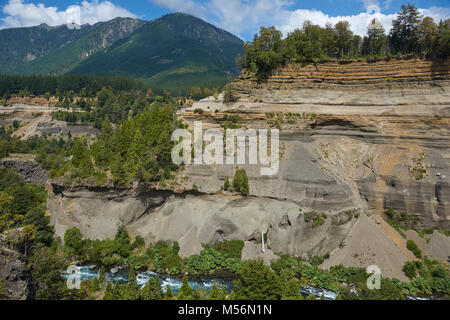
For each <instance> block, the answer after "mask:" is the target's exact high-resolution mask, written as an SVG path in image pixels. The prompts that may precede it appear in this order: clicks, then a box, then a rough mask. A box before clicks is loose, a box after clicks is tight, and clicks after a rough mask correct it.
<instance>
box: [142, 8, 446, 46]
mask: <svg viewBox="0 0 450 320" xmlns="http://www.w3.org/2000/svg"><path fill="white" fill-rule="evenodd" d="M149 1H151V2H153V3H155V4H157V5H159V6H160V7H163V8H167V9H170V10H173V11H180V12H185V13H189V14H192V15H195V16H197V17H200V18H203V19H205V20H207V21H209V22H211V23H213V24H215V25H217V26H219V27H222V28H224V29H226V30H228V31H230V32H233V33H235V34H238V35H241V36H242V34H243V33H248V32H256V31H258V30H259V26H272V25H274V26H276V27H277V28H278V29H279V30H281V31H282V32H283V34H284V35H287V33H288V32H291V31H293V30H295V29H297V28H301V27H302V26H303V23H304V22H305V21H306V20H309V21H312V22H313V23H314V24H319V25H321V26H325V25H326V23H328V22H329V23H331V24H333V25H334V24H336V23H337V22H338V21H342V20H347V21H348V22H349V23H350V25H351V30H352V31H353V32H354V33H355V34H358V35H360V36H364V35H365V34H366V33H367V26H368V25H369V23H370V21H371V20H372V19H373V18H377V19H378V20H379V21H380V22H381V24H382V25H383V27H384V28H385V30H386V32H387V33H388V32H389V31H390V29H391V27H392V20H393V19H395V18H396V14H384V13H382V9H387V8H389V7H390V5H391V2H392V0H361V3H362V5H363V6H364V8H365V9H366V12H361V13H359V14H355V15H349V16H329V15H328V14H326V13H324V12H322V11H318V10H314V9H313V10H307V9H298V10H292V9H291V10H290V7H291V5H292V1H291V0H207V1H203V2H201V3H198V2H196V1H194V0H187V1H184V0H149ZM380 6H381V7H380ZM420 12H421V13H422V14H424V15H429V16H431V17H432V18H433V19H434V20H435V21H436V22H439V20H440V19H445V18H448V17H450V8H430V9H420ZM249 40H251V39H249Z"/></svg>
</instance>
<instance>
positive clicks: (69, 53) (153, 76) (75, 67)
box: [0, 13, 243, 93]
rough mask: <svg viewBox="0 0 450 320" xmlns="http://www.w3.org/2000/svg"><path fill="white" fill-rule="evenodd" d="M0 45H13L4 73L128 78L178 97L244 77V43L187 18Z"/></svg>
mask: <svg viewBox="0 0 450 320" xmlns="http://www.w3.org/2000/svg"><path fill="white" fill-rule="evenodd" d="M17 39H19V40H17ZM0 40H1V41H2V42H3V43H7V44H8V45H7V46H5V47H4V48H2V49H0V53H2V52H1V51H3V55H2V56H3V59H2V58H0V73H7V74H25V75H29V74H43V75H60V74H91V75H104V76H128V77H131V78H135V79H140V80H143V81H145V82H147V83H149V84H150V85H152V86H155V87H160V88H164V89H169V90H171V91H172V90H173V91H174V92H177V93H181V92H187V91H188V90H189V89H190V88H191V87H193V86H199V87H209V88H212V87H219V86H222V85H224V84H225V83H226V82H228V81H229V80H230V78H233V77H235V76H237V75H238V74H239V72H240V71H239V69H238V68H237V66H236V63H235V59H236V57H237V56H239V55H241V54H242V53H243V41H242V40H241V39H239V38H238V37H236V36H234V35H233V34H231V33H229V32H228V31H225V30H223V29H220V28H217V27H215V26H214V25H212V24H210V23H207V22H205V21H203V20H201V19H199V18H196V17H194V16H191V15H188V14H184V13H173V14H168V15H164V16H162V17H160V18H158V19H155V20H151V21H143V20H139V19H134V18H115V19H113V20H110V21H108V22H99V23H96V24H95V25H83V26H81V27H80V28H78V29H70V28H69V27H67V26H65V25H62V26H56V27H50V26H48V25H45V24H41V25H39V26H35V27H29V28H15V29H5V30H0ZM8 60H11V61H12V63H10V64H8V62H7V61H8Z"/></svg>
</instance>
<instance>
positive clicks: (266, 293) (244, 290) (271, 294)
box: [236, 259, 283, 300]
mask: <svg viewBox="0 0 450 320" xmlns="http://www.w3.org/2000/svg"><path fill="white" fill-rule="evenodd" d="M239 276H240V279H239V280H237V281H236V296H237V298H238V299H241V300H242V299H243V300H280V299H281V298H282V297H283V287H282V286H283V282H282V281H281V279H280V277H279V276H277V275H276V274H275V272H273V271H272V270H271V269H270V268H269V267H268V266H266V265H265V264H264V263H263V261H262V260H261V259H259V260H250V261H247V262H245V263H244V264H243V265H242V267H241V269H240V271H239Z"/></svg>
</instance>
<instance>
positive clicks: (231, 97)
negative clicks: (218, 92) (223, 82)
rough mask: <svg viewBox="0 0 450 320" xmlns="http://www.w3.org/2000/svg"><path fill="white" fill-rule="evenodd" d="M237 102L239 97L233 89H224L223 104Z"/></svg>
mask: <svg viewBox="0 0 450 320" xmlns="http://www.w3.org/2000/svg"><path fill="white" fill-rule="evenodd" d="M238 101H239V95H238V93H237V91H236V90H235V89H232V88H230V87H227V88H225V91H224V97H223V102H224V103H226V104H231V103H236V102H238Z"/></svg>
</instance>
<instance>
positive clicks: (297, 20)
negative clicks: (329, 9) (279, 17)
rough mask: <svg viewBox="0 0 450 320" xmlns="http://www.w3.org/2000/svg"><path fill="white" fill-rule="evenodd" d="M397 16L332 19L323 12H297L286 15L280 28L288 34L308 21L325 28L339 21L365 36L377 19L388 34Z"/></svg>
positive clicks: (353, 16) (375, 15)
mask: <svg viewBox="0 0 450 320" xmlns="http://www.w3.org/2000/svg"><path fill="white" fill-rule="evenodd" d="M395 17H396V14H388V15H386V14H382V13H375V14H369V13H367V12H362V13H360V14H358V15H352V16H335V17H331V16H329V15H327V14H325V13H323V12H321V11H315V10H295V11H293V12H289V13H286V15H285V21H286V22H285V23H284V24H282V25H279V26H278V28H279V29H280V31H282V32H283V34H285V35H286V34H287V33H288V32H291V31H293V30H295V29H297V28H301V27H302V26H303V23H304V22H305V21H307V20H309V21H312V22H313V23H314V24H318V25H321V26H325V25H326V24H327V23H331V24H332V25H335V24H336V23H338V22H339V21H344V20H345V21H348V22H349V23H350V29H351V30H352V31H353V33H355V34H357V35H360V36H364V35H365V34H366V33H367V26H368V25H369V23H370V22H371V21H372V20H373V19H374V18H377V19H378V21H380V23H381V25H382V26H383V27H384V29H385V30H386V32H389V30H390V29H391V26H392V20H394V19H395Z"/></svg>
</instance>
